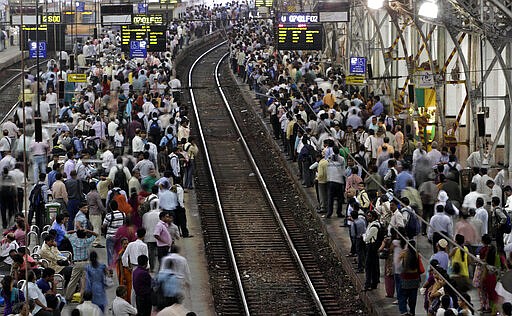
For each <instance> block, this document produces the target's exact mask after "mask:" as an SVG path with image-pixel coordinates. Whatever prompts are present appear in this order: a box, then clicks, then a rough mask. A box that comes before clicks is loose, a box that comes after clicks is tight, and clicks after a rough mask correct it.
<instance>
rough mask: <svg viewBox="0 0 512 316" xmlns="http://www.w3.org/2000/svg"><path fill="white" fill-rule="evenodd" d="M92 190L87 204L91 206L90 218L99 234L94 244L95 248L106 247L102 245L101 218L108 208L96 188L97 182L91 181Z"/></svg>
mask: <svg viewBox="0 0 512 316" xmlns="http://www.w3.org/2000/svg"><path fill="white" fill-rule="evenodd" d="M89 188H90V191H89V193H87V206H88V207H89V220H90V222H91V225H92V227H93V229H94V232H95V233H96V235H97V238H96V239H95V240H94V243H93V244H92V246H93V247H95V248H105V247H104V246H103V245H101V243H100V241H101V235H100V233H101V219H102V217H103V215H105V213H106V211H107V209H106V208H105V206H104V205H103V202H102V201H101V198H100V194H99V193H98V190H97V189H96V182H90V183H89Z"/></svg>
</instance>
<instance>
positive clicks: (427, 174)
mask: <svg viewBox="0 0 512 316" xmlns="http://www.w3.org/2000/svg"><path fill="white" fill-rule="evenodd" d="M230 43H231V44H230V65H231V68H232V71H233V72H234V73H235V74H236V75H238V77H239V78H240V80H242V81H243V82H245V83H247V84H248V86H249V88H250V89H251V90H253V91H254V93H255V96H256V98H257V99H258V100H259V104H260V106H261V109H262V115H263V116H265V117H266V116H268V117H269V121H270V124H271V128H272V131H271V133H272V135H273V138H274V139H275V140H276V141H277V142H278V144H279V145H280V146H281V147H282V149H283V151H284V152H285V153H286V156H287V158H288V159H289V160H290V161H292V162H293V163H296V166H297V171H298V177H299V179H300V180H301V181H302V185H303V186H304V187H305V188H310V187H311V188H313V187H314V189H315V191H316V196H317V200H318V207H317V212H318V213H321V214H322V217H323V218H325V220H329V219H332V218H333V216H337V217H338V218H340V219H342V226H344V227H346V228H347V231H348V234H349V236H350V240H351V249H350V253H348V254H347V257H354V264H355V265H356V268H355V269H356V271H357V273H365V284H364V290H365V291H372V290H374V289H376V288H377V287H378V284H379V283H381V280H382V278H381V275H380V267H379V266H380V264H381V263H380V262H379V261H380V260H384V261H383V262H384V269H383V270H384V275H383V279H384V284H385V292H386V296H387V297H389V298H394V297H395V298H396V301H395V302H393V303H395V304H397V305H398V310H399V314H401V315H415V313H416V302H417V297H418V295H424V298H425V300H424V301H425V306H424V308H425V311H426V312H427V313H428V314H429V315H472V314H473V313H474V311H475V310H477V309H478V307H477V306H476V305H474V304H472V303H471V297H470V296H469V295H468V292H469V291H471V290H472V289H475V288H476V289H477V290H478V293H479V298H480V311H482V312H492V313H493V315H494V314H496V313H497V312H498V311H499V312H502V313H504V314H505V315H510V312H511V311H510V301H511V299H512V297H511V295H510V293H512V292H508V291H506V289H510V290H512V284H510V286H507V285H508V283H510V281H507V282H508V283H507V284H505V280H507V279H506V278H505V277H504V272H505V271H507V270H508V268H509V267H510V266H511V265H510V264H511V262H512V257H511V256H510V253H511V249H512V239H511V238H510V235H509V233H510V231H511V228H512V224H511V220H510V217H511V216H512V213H511V212H512V197H511V196H512V188H511V187H510V185H509V182H508V178H507V176H506V169H505V168H503V167H502V168H501V170H499V168H498V169H496V168H494V169H493V170H492V171H491V170H490V167H491V166H492V167H495V159H494V157H493V156H492V155H491V154H490V152H489V150H488V148H485V149H484V151H483V152H480V151H476V152H474V153H472V154H471V155H470V156H469V157H468V159H467V160H466V161H464V162H462V164H464V165H465V167H466V168H467V169H463V167H462V165H461V161H459V157H458V156H457V148H456V147H447V146H443V145H442V144H439V143H438V142H437V141H431V142H430V141H429V142H428V143H427V142H426V141H424V142H422V141H421V139H420V137H419V135H417V131H415V130H414V128H413V127H412V126H413V124H412V120H407V119H398V118H397V117H395V116H394V115H393V114H392V109H391V108H390V102H389V96H386V95H385V94H384V92H383V91H379V90H374V91H370V90H369V89H368V88H363V89H361V90H360V89H358V88H357V87H354V86H347V85H346V83H345V74H344V72H343V70H342V69H341V68H339V67H334V66H333V65H332V64H331V63H330V61H327V62H326V61H325V59H323V58H322V55H321V53H311V52H306V51H301V52H293V51H284V52H280V51H277V50H276V47H274V46H273V45H274V39H273V33H272V24H271V22H269V21H263V20H258V21H249V22H244V23H239V24H236V25H235V26H234V27H233V30H232V32H231V34H230ZM496 171H498V172H496ZM463 173H464V174H471V175H472V178H471V177H470V178H469V179H471V185H470V187H466V186H464V183H463V181H462V175H463ZM491 174H492V175H493V176H492V177H491ZM425 239H427V240H428V241H429V242H430V243H431V244H432V250H433V255H432V257H425V258H423V261H425V266H426V267H427V269H425V267H424V266H423V261H422V258H421V256H420V255H419V253H418V252H417V247H416V243H417V242H418V241H423V242H424V240H425ZM494 239H495V240H496V241H495V242H493V240H494ZM425 273H426V275H425V277H423V278H422V275H423V274H425ZM505 275H506V274H505ZM422 280H423V282H422ZM505 288H506V289H505ZM502 303H506V304H504V305H502Z"/></svg>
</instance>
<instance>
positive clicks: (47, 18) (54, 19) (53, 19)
mask: <svg viewBox="0 0 512 316" xmlns="http://www.w3.org/2000/svg"><path fill="white" fill-rule="evenodd" d="M41 20H42V23H60V14H59V15H55V14H48V15H43V16H42V17H41Z"/></svg>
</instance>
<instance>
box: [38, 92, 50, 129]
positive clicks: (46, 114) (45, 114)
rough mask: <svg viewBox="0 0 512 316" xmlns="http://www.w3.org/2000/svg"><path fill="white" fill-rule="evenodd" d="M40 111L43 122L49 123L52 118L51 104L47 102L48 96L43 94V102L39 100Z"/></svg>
mask: <svg viewBox="0 0 512 316" xmlns="http://www.w3.org/2000/svg"><path fill="white" fill-rule="evenodd" d="M39 113H40V114H41V120H42V121H43V123H48V121H49V119H50V113H51V109H50V104H49V103H48V102H46V96H45V95H43V96H41V102H39Z"/></svg>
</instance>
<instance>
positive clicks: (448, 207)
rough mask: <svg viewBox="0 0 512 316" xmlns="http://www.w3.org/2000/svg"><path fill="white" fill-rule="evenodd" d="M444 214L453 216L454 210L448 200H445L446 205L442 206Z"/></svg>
mask: <svg viewBox="0 0 512 316" xmlns="http://www.w3.org/2000/svg"><path fill="white" fill-rule="evenodd" d="M444 212H445V213H446V214H447V215H455V209H454V208H453V204H452V202H451V201H450V200H446V204H445V206H444Z"/></svg>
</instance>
